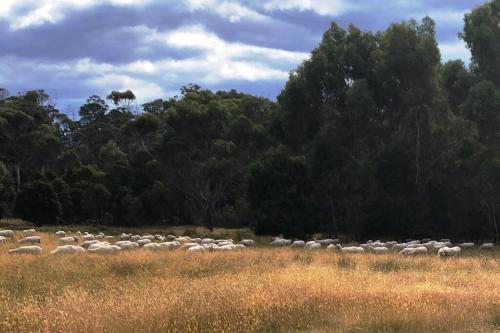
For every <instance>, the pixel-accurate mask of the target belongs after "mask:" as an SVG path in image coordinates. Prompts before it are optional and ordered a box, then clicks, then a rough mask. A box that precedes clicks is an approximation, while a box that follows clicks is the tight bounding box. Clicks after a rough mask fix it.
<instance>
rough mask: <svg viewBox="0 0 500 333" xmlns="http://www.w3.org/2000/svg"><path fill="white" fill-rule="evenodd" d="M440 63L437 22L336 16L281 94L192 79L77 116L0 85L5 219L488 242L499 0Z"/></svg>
mask: <svg viewBox="0 0 500 333" xmlns="http://www.w3.org/2000/svg"><path fill="white" fill-rule="evenodd" d="M464 21H465V26H464V31H463V33H462V34H461V38H462V39H463V40H464V41H465V42H466V44H467V46H468V47H469V49H470V50H471V53H472V60H471V64H470V66H468V67H466V66H465V64H464V63H463V62H462V61H460V60H455V61H449V62H447V63H445V64H442V63H441V60H440V53H439V49H438V46H437V42H436V38H435V26H434V22H433V21H432V20H431V19H430V18H424V19H423V20H422V22H421V23H417V22H416V21H409V22H402V23H399V24H393V25H391V26H390V27H389V28H388V29H387V30H385V31H383V32H378V33H372V32H365V31H361V30H360V29H358V28H356V27H354V26H350V27H349V28H348V29H347V30H344V29H342V28H341V27H339V26H338V25H337V24H335V23H332V25H331V26H330V28H329V29H328V30H327V31H326V32H325V34H324V36H323V40H322V42H321V43H320V45H319V46H318V47H317V48H316V49H315V50H313V51H312V53H311V57H310V58H309V59H308V60H306V61H305V62H304V63H302V64H301V65H300V66H299V67H298V68H297V69H296V70H295V71H294V72H292V73H291V74H290V77H289V80H288V82H287V83H286V86H285V87H284V89H283V91H282V92H281V94H280V96H278V101H277V103H276V102H272V101H269V100H267V99H264V98H259V97H254V96H250V95H247V94H242V93H238V92H236V91H233V90H231V91H228V92H222V91H219V92H216V93H214V92H211V91H209V90H205V89H202V88H201V87H199V86H197V85H189V86H186V87H183V88H182V90H181V96H180V97H176V98H171V99H169V100H161V99H158V100H155V101H153V102H150V103H146V104H144V105H143V112H139V113H137V112H132V109H131V102H132V101H133V100H134V99H135V96H134V94H133V92H131V91H125V92H117V91H114V92H112V93H111V94H110V95H109V96H107V100H109V101H110V103H109V104H110V105H108V104H107V103H106V101H105V100H103V99H102V98H100V97H99V96H91V97H89V98H88V100H87V102H86V103H85V104H84V105H83V106H81V108H80V112H79V113H80V118H79V119H78V120H72V119H69V118H68V117H67V116H66V115H64V114H62V113H60V112H59V111H58V110H56V109H55V108H54V107H53V106H52V105H50V103H48V102H47V101H48V96H47V95H46V94H45V93H44V92H43V91H29V92H26V93H24V94H20V95H17V96H9V94H8V93H7V91H6V90H1V91H0V158H1V161H2V162H1V163H0V213H2V212H3V213H4V214H7V215H10V216H20V217H22V218H25V219H27V220H30V221H32V222H34V223H36V224H53V223H88V222H91V223H98V224H114V225H122V226H139V225H145V224H164V225H170V224H202V225H206V226H208V227H209V228H212V227H214V226H224V227H236V226H251V227H252V228H253V229H254V230H255V231H256V233H257V234H279V233H284V234H285V235H288V236H303V235H307V234H312V233H315V232H324V233H328V234H330V235H338V234H343V235H349V236H351V237H354V238H365V237H384V236H385V237H389V236H391V237H422V236H433V237H439V236H449V237H455V238H464V239H465V238H473V239H480V238H483V239H485V238H490V239H494V240H495V241H498V223H497V220H496V219H497V215H498V212H499V209H500V195H499V194H498V190H497V188H500V0H495V1H492V2H489V3H487V4H485V5H483V6H481V7H478V8H476V9H475V10H473V11H472V12H471V13H468V14H466V16H465V20H464Z"/></svg>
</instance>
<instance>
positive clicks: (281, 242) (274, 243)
mask: <svg viewBox="0 0 500 333" xmlns="http://www.w3.org/2000/svg"><path fill="white" fill-rule="evenodd" d="M290 244H292V241H291V240H289V239H283V238H276V239H275V240H273V241H272V242H271V243H269V245H271V246H276V247H280V246H288V245H290Z"/></svg>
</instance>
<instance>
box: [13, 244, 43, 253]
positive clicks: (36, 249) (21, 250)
mask: <svg viewBox="0 0 500 333" xmlns="http://www.w3.org/2000/svg"><path fill="white" fill-rule="evenodd" d="M9 253H10V254H32V255H40V254H42V248H41V247H40V246H21V247H18V248H17V249H12V250H9Z"/></svg>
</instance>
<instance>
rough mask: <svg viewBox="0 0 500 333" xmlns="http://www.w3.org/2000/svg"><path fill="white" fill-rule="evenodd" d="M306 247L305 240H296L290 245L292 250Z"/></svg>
mask: <svg viewBox="0 0 500 333" xmlns="http://www.w3.org/2000/svg"><path fill="white" fill-rule="evenodd" d="M304 246H306V243H305V242H304V241H303V240H296V241H294V242H293V243H292V244H291V245H290V247H291V248H299V247H304Z"/></svg>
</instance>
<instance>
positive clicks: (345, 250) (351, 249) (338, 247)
mask: <svg viewBox="0 0 500 333" xmlns="http://www.w3.org/2000/svg"><path fill="white" fill-rule="evenodd" d="M328 248H329V249H336V250H337V251H339V252H340V253H364V252H365V249H363V248H362V247H360V246H348V247H342V245H340V244H337V245H333V244H332V245H328Z"/></svg>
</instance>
